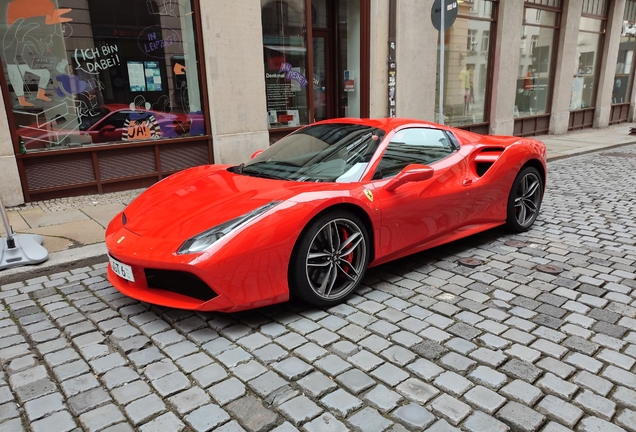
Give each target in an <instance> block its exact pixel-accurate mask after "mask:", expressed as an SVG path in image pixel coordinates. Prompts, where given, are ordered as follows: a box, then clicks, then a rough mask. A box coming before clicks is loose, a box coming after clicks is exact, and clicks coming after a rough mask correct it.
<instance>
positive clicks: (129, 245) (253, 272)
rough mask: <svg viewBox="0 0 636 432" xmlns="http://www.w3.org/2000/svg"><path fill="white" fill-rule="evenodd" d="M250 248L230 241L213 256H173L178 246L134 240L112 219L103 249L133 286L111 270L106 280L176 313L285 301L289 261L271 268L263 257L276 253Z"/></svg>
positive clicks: (118, 220) (118, 219)
mask: <svg viewBox="0 0 636 432" xmlns="http://www.w3.org/2000/svg"><path fill="white" fill-rule="evenodd" d="M237 241H238V242H239V244H238V245H237V244H235V243H236V242H237ZM251 244H252V245H254V246H256V247H255V248H254V250H253V251H252V250H249V249H248V248H246V247H241V244H240V239H233V242H232V245H233V247H224V248H222V249H220V250H216V251H215V252H214V253H211V252H204V253H201V254H187V255H177V254H176V253H175V251H176V250H177V249H178V247H179V246H180V245H178V244H175V243H174V242H172V241H169V240H166V239H153V238H145V237H141V236H138V235H136V234H134V233H133V232H131V231H129V230H127V229H126V228H125V227H124V226H123V225H122V223H121V215H117V216H116V217H115V218H114V219H113V221H112V222H111V223H110V225H109V226H108V228H107V230H106V247H107V249H108V253H109V255H110V256H111V257H113V258H114V259H116V260H118V261H120V262H122V263H124V264H127V265H129V266H131V267H132V271H133V275H134V279H135V282H130V281H128V280H126V279H124V278H122V277H120V276H118V275H117V274H115V273H114V272H113V270H112V268H111V266H110V265H109V266H108V273H107V275H108V280H109V281H110V282H111V283H112V284H113V286H114V287H115V288H116V289H117V290H119V291H120V292H121V293H123V294H124V295H126V296H129V297H132V298H134V299H137V300H140V301H143V302H147V303H152V304H156V305H160V306H167V307H172V308H178V309H188V310H197V311H222V312H235V311H239V310H244V309H251V308H255V307H261V306H267V305H270V304H274V303H280V302H283V301H287V300H288V299H289V291H288V289H287V263H288V262H289V261H288V259H287V260H284V261H285V262H284V263H283V262H282V260H280V259H274V260H273V261H274V264H272V262H271V261H272V260H271V259H270V260H269V261H268V260H264V259H263V256H266V257H270V258H271V257H275V254H274V255H273V254H272V253H271V251H263V250H259V248H258V241H256V242H255V241H254V239H252V243H251ZM247 250H249V252H247ZM264 253H265V254H266V255H263V254H264Z"/></svg>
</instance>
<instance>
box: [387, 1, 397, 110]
mask: <svg viewBox="0 0 636 432" xmlns="http://www.w3.org/2000/svg"><path fill="white" fill-rule="evenodd" d="M396 27H397V0H389V79H388V81H387V82H388V84H389V88H388V90H389V117H395V116H396V102H395V100H396V84H397V83H396V72H397V67H396V58H395V51H396V50H395V48H396V46H395V45H396V39H397V37H396V34H397V30H396Z"/></svg>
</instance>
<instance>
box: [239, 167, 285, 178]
mask: <svg viewBox="0 0 636 432" xmlns="http://www.w3.org/2000/svg"><path fill="white" fill-rule="evenodd" d="M240 174H246V175H249V176H253V177H260V178H266V179H272V180H287V179H286V178H285V177H281V176H277V175H275V174H269V173H264V172H262V171H256V170H252V169H250V168H249V167H247V168H243V169H241V172H240Z"/></svg>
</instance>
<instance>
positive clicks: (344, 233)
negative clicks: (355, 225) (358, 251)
mask: <svg viewBox="0 0 636 432" xmlns="http://www.w3.org/2000/svg"><path fill="white" fill-rule="evenodd" d="M348 238H349V233H348V232H347V231H346V230H345V229H344V228H343V229H342V239H343V243H344V242H346V241H347V239H348ZM343 258H344V260H345V261H346V262H348V263H349V264H350V265H351V264H352V263H353V251H351V253H350V254H349V255H347V256H345V257H343ZM342 270H344V271H345V272H347V274H348V273H349V267H348V266H343V267H342Z"/></svg>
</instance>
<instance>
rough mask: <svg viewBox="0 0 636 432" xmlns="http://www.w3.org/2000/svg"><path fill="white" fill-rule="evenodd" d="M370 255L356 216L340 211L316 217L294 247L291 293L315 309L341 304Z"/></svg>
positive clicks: (365, 237) (357, 282)
mask: <svg viewBox="0 0 636 432" xmlns="http://www.w3.org/2000/svg"><path fill="white" fill-rule="evenodd" d="M334 234H336V235H334ZM330 236H331V237H330ZM370 252H371V248H370V244H369V234H368V233H367V229H366V227H365V225H364V224H363V223H362V221H361V220H360V219H359V218H358V217H357V216H356V215H354V214H352V213H350V212H347V211H342V210H337V211H332V212H328V213H325V214H322V215H319V216H318V217H316V218H315V219H314V220H312V221H311V222H310V223H309V224H308V225H307V227H306V228H305V229H304V230H303V232H302V234H301V235H300V237H299V238H298V241H297V242H296V246H295V247H294V251H293V253H292V257H291V260H290V262H289V289H290V292H291V294H292V295H293V296H294V297H297V298H299V299H302V300H304V301H306V302H308V303H311V304H314V305H317V306H332V305H335V304H338V303H340V302H341V301H343V300H344V299H346V298H347V297H348V296H349V295H351V293H353V291H354V290H355V289H356V288H357V287H358V285H360V282H362V279H363V278H364V274H365V272H366V270H367V266H368V264H369V256H370Z"/></svg>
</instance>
